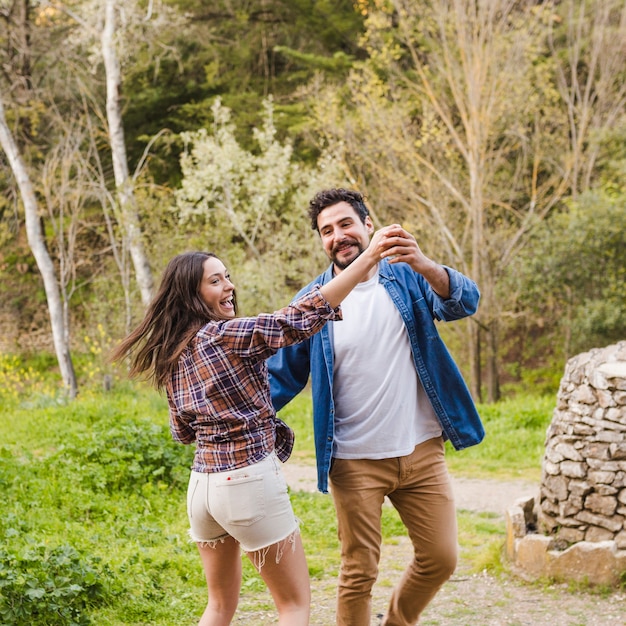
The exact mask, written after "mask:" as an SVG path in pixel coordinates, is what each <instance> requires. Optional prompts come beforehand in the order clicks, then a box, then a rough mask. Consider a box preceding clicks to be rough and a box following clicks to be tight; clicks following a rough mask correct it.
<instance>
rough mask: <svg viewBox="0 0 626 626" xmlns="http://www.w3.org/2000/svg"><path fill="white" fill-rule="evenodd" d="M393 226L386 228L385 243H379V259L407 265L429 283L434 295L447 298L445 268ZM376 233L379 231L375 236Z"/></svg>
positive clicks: (403, 231)
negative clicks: (387, 229)
mask: <svg viewBox="0 0 626 626" xmlns="http://www.w3.org/2000/svg"><path fill="white" fill-rule="evenodd" d="M393 226H394V227H395V228H393V229H392V227H387V228H389V229H390V230H389V231H387V232H386V233H385V237H386V241H384V242H382V243H381V247H380V249H381V254H380V256H381V258H388V259H389V263H407V264H408V265H410V266H411V269H412V270H413V271H414V272H417V273H418V274H421V275H422V276H423V277H424V278H425V279H426V280H427V281H428V282H429V284H430V286H431V287H432V288H433V290H434V291H435V293H437V294H438V295H439V296H441V297H442V298H449V297H450V278H449V276H448V272H446V270H445V268H443V267H442V266H441V265H439V263H435V261H433V260H432V259H430V258H428V257H427V256H426V255H425V254H424V253H423V252H422V249H421V248H420V247H419V244H418V243H417V241H416V239H415V237H413V235H411V233H409V232H408V231H406V230H404V228H402V227H400V226H398V225H397V224H394V225H393ZM381 230H383V229H381ZM378 232H380V231H377V233H376V234H378ZM372 241H373V239H372Z"/></svg>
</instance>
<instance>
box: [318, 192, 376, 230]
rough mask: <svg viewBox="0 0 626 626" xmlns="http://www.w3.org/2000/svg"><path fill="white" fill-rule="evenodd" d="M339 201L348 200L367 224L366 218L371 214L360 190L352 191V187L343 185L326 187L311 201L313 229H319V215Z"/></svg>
mask: <svg viewBox="0 0 626 626" xmlns="http://www.w3.org/2000/svg"><path fill="white" fill-rule="evenodd" d="M338 202H347V203H348V204H349V205H351V206H352V208H353V209H354V210H355V211H356V212H357V215H358V216H359V218H360V219H361V221H362V222H363V223H364V224H365V218H366V217H367V216H368V215H369V214H370V212H369V211H368V210H367V207H366V206H365V202H364V201H363V195H362V194H360V193H359V192H358V191H352V190H351V189H343V188H342V187H339V188H336V189H324V190H322V191H319V192H318V193H316V194H315V196H314V197H313V199H312V200H311V201H310V202H309V217H310V218H311V228H312V229H313V230H317V231H318V232H319V229H318V227H317V217H318V215H319V214H320V213H321V212H322V211H323V210H324V209H325V208H326V207H329V206H333V204H337V203H338Z"/></svg>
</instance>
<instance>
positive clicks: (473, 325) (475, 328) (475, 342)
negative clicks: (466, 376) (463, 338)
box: [467, 319, 482, 402]
mask: <svg viewBox="0 0 626 626" xmlns="http://www.w3.org/2000/svg"><path fill="white" fill-rule="evenodd" d="M467 327H468V332H469V346H470V365H471V375H470V390H471V392H472V397H473V398H474V401H475V402H482V378H481V375H480V372H481V367H480V359H481V354H480V342H481V338H480V324H479V323H477V321H476V319H470V320H468V322H467Z"/></svg>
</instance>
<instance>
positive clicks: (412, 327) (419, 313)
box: [267, 259, 485, 493]
mask: <svg viewBox="0 0 626 626" xmlns="http://www.w3.org/2000/svg"><path fill="white" fill-rule="evenodd" d="M444 267H445V266H444ZM445 269H446V271H447V272H448V275H449V277H450V297H449V298H446V299H444V298H441V297H440V296H438V295H437V294H436V293H435V292H434V291H433V290H432V288H431V287H430V285H429V283H428V282H427V281H426V279H424V277H423V276H422V275H421V274H418V273H416V272H414V271H413V270H412V269H411V267H410V266H409V265H407V264H406V263H396V264H393V265H392V264H390V263H389V262H388V261H387V260H385V259H383V260H381V261H380V263H379V265H378V279H379V281H380V282H381V283H382V284H383V285H384V287H385V289H386V290H387V293H389V295H390V296H391V299H392V300H393V302H394V304H395V306H396V307H397V309H398V311H399V312H400V315H401V316H402V319H403V320H404V324H405V326H406V328H407V332H408V334H409V339H410V342H411V349H412V351H413V362H414V364H415V369H416V371H417V373H418V375H419V377H420V380H421V382H422V385H423V386H424V390H425V391H426V393H427V394H428V397H429V399H430V401H431V403H432V405H433V409H434V410H435V414H436V415H437V418H438V419H439V423H440V424H441V428H442V430H443V433H444V438H445V439H447V440H449V441H450V442H451V444H452V445H453V446H454V448H455V449H456V450H461V449H463V448H467V447H469V446H473V445H476V444H477V443H480V442H481V441H482V439H483V437H484V436H485V431H484V428H483V425H482V423H481V420H480V417H479V415H478V412H477V410H476V406H475V405H474V401H473V400H472V397H471V394H470V392H469V389H468V388H467V385H466V384H465V381H464V380H463V377H462V375H461V372H460V371H459V369H458V367H457V365H456V363H455V362H454V360H453V358H452V356H451V355H450V353H449V352H448V349H447V348H446V346H445V344H444V343H443V341H442V339H441V337H440V336H439V332H438V330H437V327H436V325H435V320H439V321H446V322H447V321H452V320H457V319H462V318H464V317H467V316H469V315H472V314H473V313H474V312H475V311H476V309H477V307H478V300H479V299H480V292H479V290H478V287H477V286H476V283H474V281H472V280H471V279H469V278H467V277H466V276H464V275H463V274H461V273H460V272H458V271H456V270H454V269H452V268H449V267H445ZM332 278H333V266H332V265H331V266H330V267H329V268H328V269H327V270H326V271H325V272H324V273H323V274H321V275H320V276H318V277H317V278H315V279H314V280H313V281H312V282H311V283H310V284H309V285H307V286H306V287H304V288H303V289H302V290H301V291H300V292H299V293H298V294H297V296H296V297H298V296H299V295H301V294H302V293H304V292H306V291H308V290H309V289H310V288H311V286H312V285H314V284H325V283H327V282H328V281H329V280H331V279H332ZM333 323H334V322H329V323H328V324H326V325H325V326H324V327H323V328H322V330H321V331H320V332H319V333H317V334H316V335H313V336H312V337H310V338H309V339H307V340H306V341H304V342H303V343H300V344H297V345H293V346H289V347H286V348H281V349H280V350H279V351H278V352H277V353H276V354H275V355H274V356H272V357H271V358H270V359H269V360H268V362H267V363H268V369H269V376H270V389H271V395H272V403H273V405H274V408H275V409H276V411H279V410H280V409H282V408H283V407H284V406H285V405H286V404H287V403H288V402H289V401H290V400H291V399H292V398H294V397H295V396H296V395H297V394H298V393H300V391H302V389H303V388H304V387H305V385H306V384H307V381H308V379H309V375H310V376H311V390H312V397H313V428H314V436H315V453H316V458H317V480H318V483H317V487H318V489H319V490H320V491H321V492H323V493H327V492H328V472H329V470H330V462H331V455H332V449H333V435H334V424H333V418H334V414H335V405H334V401H333V392H332V389H333V385H332V379H333V337H332V333H333ZM338 323H340V324H341V323H343V322H338ZM370 340H371V341H376V338H375V337H373V338H371V339H370ZM364 341H367V339H364Z"/></svg>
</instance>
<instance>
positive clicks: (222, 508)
mask: <svg viewBox="0 0 626 626" xmlns="http://www.w3.org/2000/svg"><path fill="white" fill-rule="evenodd" d="M280 466H281V463H280V461H279V460H278V458H277V456H276V454H275V453H272V454H271V455H270V456H268V457H267V458H265V459H263V460H262V461H261V462H260V463H255V464H254V465H248V466H247V467H242V468H240V469H236V470H231V471H228V472H219V473H213V474H205V473H201V472H194V471H192V472H191V476H190V478H189V487H188V489H187V515H188V516H189V525H190V530H189V535H190V536H191V538H192V539H193V540H194V541H195V542H198V543H203V544H209V545H210V544H215V543H216V542H217V541H219V540H221V539H223V538H224V537H226V536H228V535H230V536H231V537H233V538H234V539H236V540H237V541H238V542H239V543H240V544H241V547H242V549H243V550H245V551H246V552H255V551H257V550H261V549H262V548H266V547H268V546H271V545H273V544H275V543H278V542H279V541H282V540H283V539H285V538H287V537H289V536H290V535H293V533H294V532H295V531H297V530H298V520H297V519H296V516H295V515H294V512H293V508H292V507H291V501H290V499H289V493H288V490H287V482H286V481H285V477H284V476H283V473H282V469H281V467H280Z"/></svg>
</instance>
